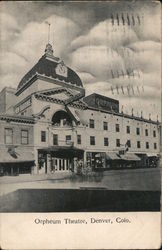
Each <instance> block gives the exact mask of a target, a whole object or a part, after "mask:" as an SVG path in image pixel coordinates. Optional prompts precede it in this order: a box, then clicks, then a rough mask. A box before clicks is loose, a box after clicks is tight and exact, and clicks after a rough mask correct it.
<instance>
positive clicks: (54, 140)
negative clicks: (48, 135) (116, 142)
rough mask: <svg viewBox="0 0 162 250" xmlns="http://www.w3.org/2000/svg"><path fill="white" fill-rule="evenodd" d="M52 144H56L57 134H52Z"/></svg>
mask: <svg viewBox="0 0 162 250" xmlns="http://www.w3.org/2000/svg"><path fill="white" fill-rule="evenodd" d="M53 145H58V135H57V134H53Z"/></svg>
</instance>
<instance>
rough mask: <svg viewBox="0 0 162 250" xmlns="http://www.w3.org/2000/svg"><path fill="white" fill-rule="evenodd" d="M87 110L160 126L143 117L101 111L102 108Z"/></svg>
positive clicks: (156, 122)
mask: <svg viewBox="0 0 162 250" xmlns="http://www.w3.org/2000/svg"><path fill="white" fill-rule="evenodd" d="M87 109H89V110H95V111H100V112H101V113H107V114H112V115H116V116H122V117H124V118H129V119H133V120H137V121H142V122H148V123H152V124H155V125H159V124H160V122H159V121H153V120H151V119H145V118H141V117H138V116H134V115H128V114H124V113H116V112H115V111H114V112H113V111H108V110H104V109H101V108H94V107H87Z"/></svg>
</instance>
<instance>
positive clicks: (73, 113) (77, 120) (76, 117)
mask: <svg viewBox="0 0 162 250" xmlns="http://www.w3.org/2000/svg"><path fill="white" fill-rule="evenodd" d="M66 111H67V112H68V114H69V115H70V116H71V118H72V119H73V120H74V121H75V122H76V123H78V122H80V119H79V117H78V115H77V114H76V112H75V109H73V108H71V107H67V106H66Z"/></svg>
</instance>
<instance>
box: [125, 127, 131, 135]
mask: <svg viewBox="0 0 162 250" xmlns="http://www.w3.org/2000/svg"><path fill="white" fill-rule="evenodd" d="M126 131H127V134H130V126H127V127H126Z"/></svg>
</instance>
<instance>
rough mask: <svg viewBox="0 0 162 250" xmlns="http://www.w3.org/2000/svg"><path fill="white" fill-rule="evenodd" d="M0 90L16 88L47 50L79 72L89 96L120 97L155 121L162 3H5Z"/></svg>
mask: <svg viewBox="0 0 162 250" xmlns="http://www.w3.org/2000/svg"><path fill="white" fill-rule="evenodd" d="M0 9H1V12H0V39H1V42H0V51H1V53H0V91H1V90H2V89H3V88H4V87H5V86H11V87H14V88H17V86H18V83H19V82H20V80H21V78H22V77H23V76H24V74H25V73H27V72H28V71H29V70H30V69H31V67H33V66H34V64H35V63H37V61H38V60H39V59H40V57H41V56H42V55H43V54H44V50H45V46H46V44H47V42H48V25H47V24H46V23H45V22H46V21H48V22H49V23H50V24H51V25H50V28H51V29H50V43H51V44H52V46H53V49H54V55H55V56H58V57H60V58H61V59H63V61H64V63H65V64H66V65H67V66H69V67H71V68H72V69H73V70H75V71H76V72H77V74H78V75H79V76H80V78H81V80H82V82H83V85H84V87H85V89H86V95H88V94H91V93H94V92H95V93H98V94H102V95H105V96H108V97H110V98H114V99H118V100H119V102H120V110H123V112H124V113H127V114H131V113H132V112H133V114H134V115H136V116H141V112H142V115H143V117H145V118H149V114H151V118H152V119H154V120H156V119H157V115H158V117H159V120H160V115H161V34H160V31H161V27H160V25H161V23H160V18H161V17H160V14H161V13H160V3H159V2H151V1H129V2H126V1H120V2H118V1H114V2H111V1H110V2H109V1H108V2H106V1H104V2H102V1H100V2H99V1H98V2H95V1H94V2H92V1H91V2H88V1H86V2H74V1H72V2H70V1H69V2H67V1H66V2H64V1H60V2H59V1H58V2H48V1H41V2H36V1H35V2H34V1H32V2H28V1H26V2H25V1H24V2H23V1H21V2H19V1H11V2H7V1H2V2H1V3H0Z"/></svg>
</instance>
